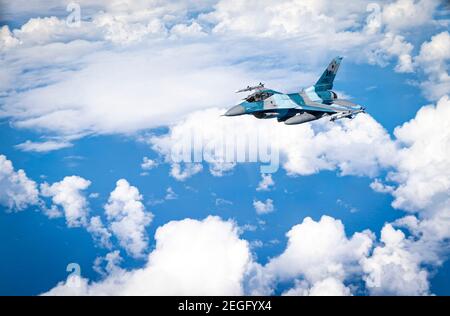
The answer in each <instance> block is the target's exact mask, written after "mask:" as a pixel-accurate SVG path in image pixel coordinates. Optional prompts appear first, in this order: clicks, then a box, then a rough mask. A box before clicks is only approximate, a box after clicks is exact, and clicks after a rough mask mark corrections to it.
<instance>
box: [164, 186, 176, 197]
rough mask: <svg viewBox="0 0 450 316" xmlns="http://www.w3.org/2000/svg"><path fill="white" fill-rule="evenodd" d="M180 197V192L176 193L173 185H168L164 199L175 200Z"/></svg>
mask: <svg viewBox="0 0 450 316" xmlns="http://www.w3.org/2000/svg"><path fill="white" fill-rule="evenodd" d="M177 198H178V194H176V193H175V191H174V190H173V189H172V187H168V188H167V190H166V196H165V197H164V199H166V200H175V199H177Z"/></svg>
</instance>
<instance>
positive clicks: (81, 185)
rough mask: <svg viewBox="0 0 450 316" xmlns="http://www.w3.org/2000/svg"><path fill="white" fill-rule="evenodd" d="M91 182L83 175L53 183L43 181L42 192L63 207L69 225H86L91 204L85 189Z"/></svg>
mask: <svg viewBox="0 0 450 316" xmlns="http://www.w3.org/2000/svg"><path fill="white" fill-rule="evenodd" d="M90 184H91V182H90V181H89V180H86V179H84V178H82V177H79V176H68V177H64V179H63V180H61V181H59V182H55V183H53V184H52V185H49V184H48V183H46V182H45V183H42V184H41V186H40V191H41V192H40V193H41V195H42V196H44V197H50V198H52V203H53V205H55V206H60V207H62V209H63V211H64V216H65V218H66V223H67V226H69V227H78V226H86V225H87V223H88V221H87V217H88V213H89V206H88V202H87V200H86V197H85V194H84V192H83V191H84V190H86V189H87V188H88V187H89V186H90Z"/></svg>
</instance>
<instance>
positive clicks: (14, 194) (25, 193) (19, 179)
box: [0, 155, 39, 211]
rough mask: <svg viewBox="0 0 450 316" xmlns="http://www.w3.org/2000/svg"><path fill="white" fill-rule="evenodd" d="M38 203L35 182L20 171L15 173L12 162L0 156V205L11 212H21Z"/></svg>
mask: <svg viewBox="0 0 450 316" xmlns="http://www.w3.org/2000/svg"><path fill="white" fill-rule="evenodd" d="M38 203H39V197H38V189H37V185H36V182H34V181H33V180H30V179H29V178H28V177H27V175H26V173H25V171H23V170H22V169H19V170H17V171H15V170H14V167H13V164H12V162H11V161H10V160H8V159H7V158H6V156H4V155H0V205H3V206H5V207H6V208H7V209H8V210H11V211H21V210H24V209H25V208H27V207H28V206H31V205H35V204H38Z"/></svg>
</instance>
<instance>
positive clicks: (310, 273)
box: [250, 216, 374, 295]
mask: <svg viewBox="0 0 450 316" xmlns="http://www.w3.org/2000/svg"><path fill="white" fill-rule="evenodd" d="M286 236H287V238H288V243H287V246H286V249H285V250H284V251H283V253H282V254H281V255H279V256H277V257H274V258H272V259H271V260H270V261H269V262H268V263H267V264H266V265H265V266H263V267H262V268H261V269H262V270H261V271H260V272H259V275H258V274H256V275H255V276H254V277H253V279H252V280H250V288H251V292H252V293H253V294H270V293H272V291H273V286H274V285H273V284H274V283H276V282H277V281H280V280H281V281H286V280H298V282H297V284H296V286H295V287H294V288H293V289H291V290H288V291H287V292H286V294H303V295H304V294H315V295H321V294H323V295H326V294H336V295H337V294H349V293H350V290H349V289H348V288H347V287H346V285H345V284H344V281H346V280H347V279H351V277H352V276H354V275H358V274H362V271H361V267H360V261H361V260H362V259H364V258H366V257H367V256H368V255H369V250H370V249H371V247H372V240H373V238H374V237H373V235H372V233H371V232H370V231H364V232H361V233H355V234H354V235H353V236H352V237H350V238H348V237H347V236H346V234H345V230H344V225H343V224H342V222H341V221H339V220H336V219H334V218H332V217H329V216H322V218H321V219H320V220H319V221H318V222H316V221H314V220H312V219H311V218H310V217H307V218H305V219H304V220H303V222H302V223H301V224H298V225H295V226H294V227H292V228H291V230H290V231H289V232H288V233H287V234H286Z"/></svg>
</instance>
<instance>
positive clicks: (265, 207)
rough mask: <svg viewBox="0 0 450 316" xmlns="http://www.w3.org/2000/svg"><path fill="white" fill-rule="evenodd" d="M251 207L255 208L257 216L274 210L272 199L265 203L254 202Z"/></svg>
mask: <svg viewBox="0 0 450 316" xmlns="http://www.w3.org/2000/svg"><path fill="white" fill-rule="evenodd" d="M253 207H254V208H255V211H256V214H259V215H261V214H267V213H271V212H273V211H274V210H275V207H274V206H273V200H272V199H267V200H266V201H265V202H264V201H258V200H254V201H253Z"/></svg>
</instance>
